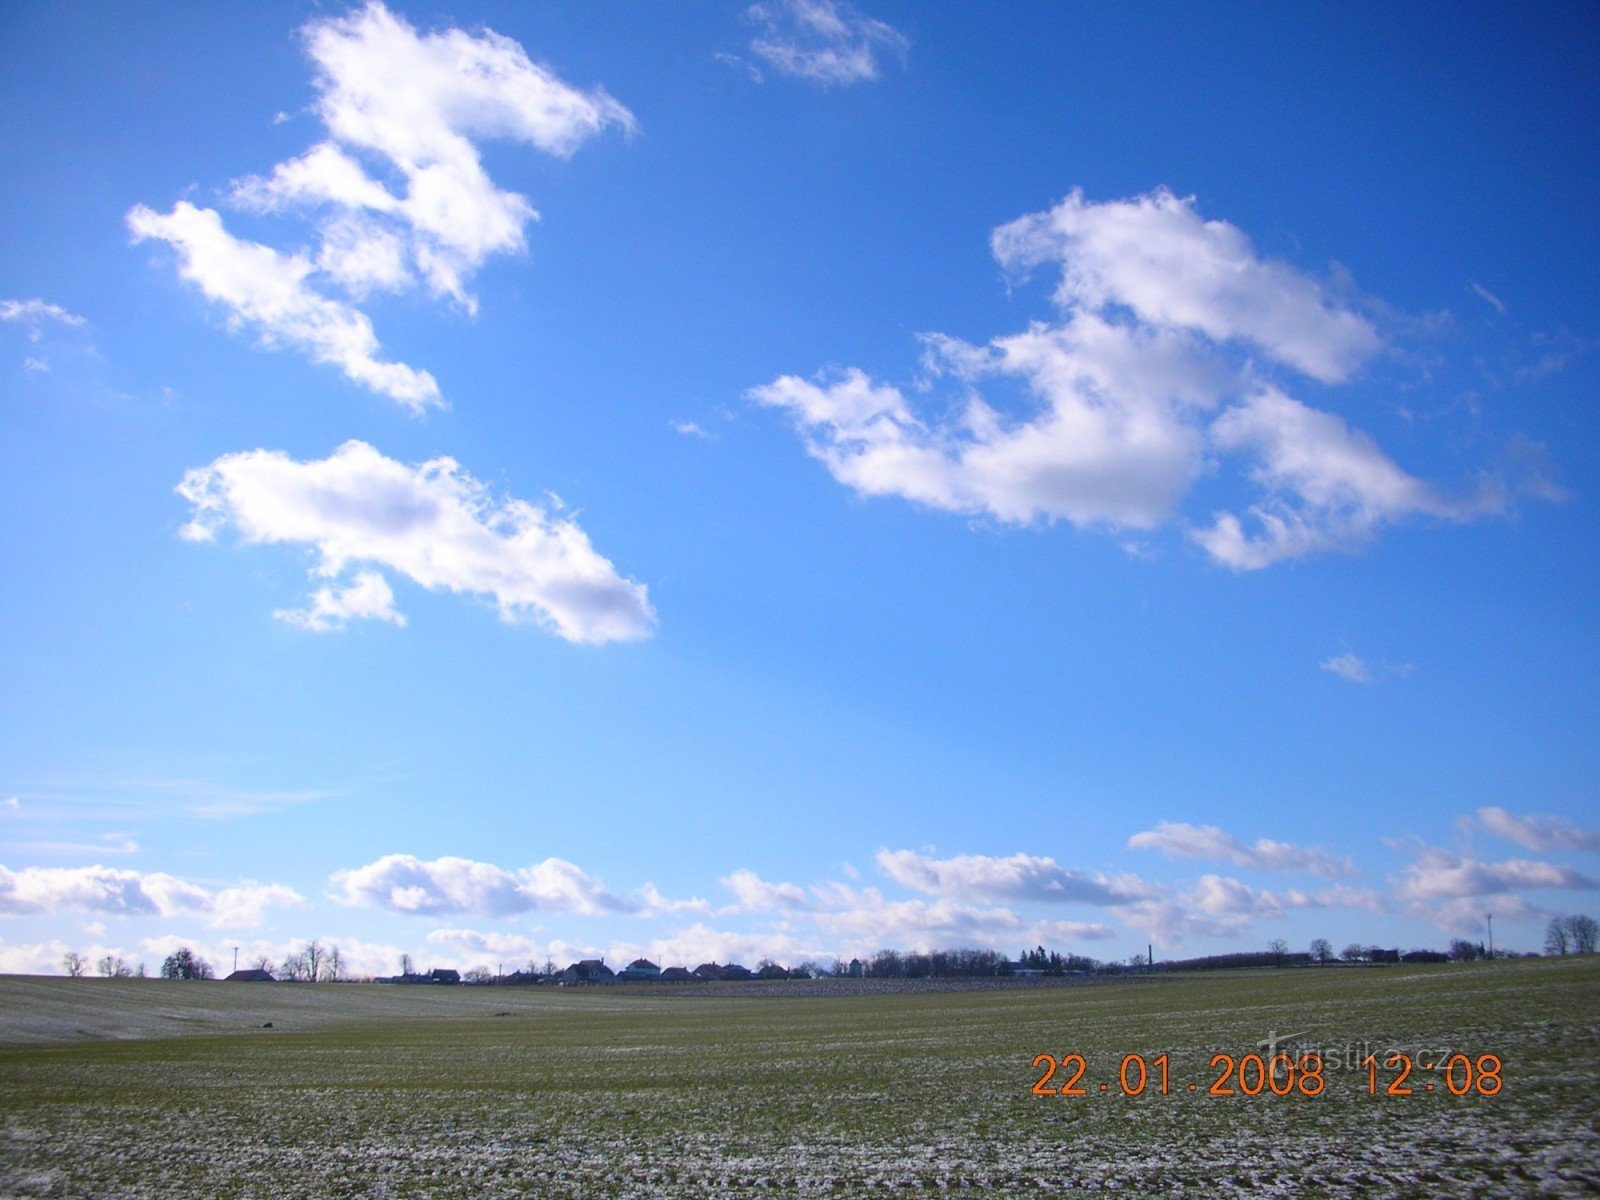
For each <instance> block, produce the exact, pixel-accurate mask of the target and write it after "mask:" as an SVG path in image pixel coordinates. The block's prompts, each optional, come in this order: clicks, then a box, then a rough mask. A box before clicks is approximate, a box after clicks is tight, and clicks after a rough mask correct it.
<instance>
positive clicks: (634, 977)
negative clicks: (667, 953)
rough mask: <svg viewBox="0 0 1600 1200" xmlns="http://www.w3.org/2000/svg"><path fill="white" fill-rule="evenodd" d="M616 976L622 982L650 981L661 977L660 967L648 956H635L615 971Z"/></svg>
mask: <svg viewBox="0 0 1600 1200" xmlns="http://www.w3.org/2000/svg"><path fill="white" fill-rule="evenodd" d="M617 978H618V979H620V980H622V981H623V982H624V983H650V982H654V981H655V980H657V979H660V978H661V968H660V967H658V966H656V964H655V963H653V962H651V961H650V960H649V959H648V958H636V959H634V960H633V961H632V962H631V963H629V964H628V965H627V966H625V967H623V968H622V970H620V971H618V972H617Z"/></svg>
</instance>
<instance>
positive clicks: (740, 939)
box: [557, 923, 833, 970]
mask: <svg viewBox="0 0 1600 1200" xmlns="http://www.w3.org/2000/svg"><path fill="white" fill-rule="evenodd" d="M571 957H572V958H577V957H580V955H579V954H578V953H574V954H572V955H571ZM606 957H607V960H608V962H610V963H611V964H613V965H618V966H620V965H621V964H624V963H628V962H631V961H632V960H634V959H635V958H648V959H649V960H650V961H651V962H653V963H655V964H656V965H657V966H660V967H669V966H682V967H688V968H689V969H690V970H693V969H694V968H695V967H697V966H699V965H700V964H701V963H706V962H719V963H733V962H736V963H740V964H742V965H744V966H746V967H749V968H751V969H752V970H754V969H755V966H756V964H757V963H758V962H760V961H761V959H763V958H771V959H773V960H774V961H775V962H781V963H784V964H786V965H789V966H793V965H795V964H796V963H800V962H804V961H806V960H807V959H817V960H819V961H821V960H829V959H831V958H832V957H833V951H832V950H827V949H823V948H821V947H819V946H818V945H817V944H816V943H815V942H809V941H803V940H801V939H800V938H799V937H797V936H795V935H794V934H791V933H785V932H782V931H762V932H756V933H751V932H747V931H743V930H727V929H714V928H712V927H711V926H709V925H705V924H698V923H697V924H694V925H690V926H688V927H687V928H684V929H678V930H675V931H674V932H672V933H670V934H668V935H666V936H665V937H660V938H656V939H654V940H652V941H650V942H632V941H627V940H619V941H616V942H613V943H612V944H611V945H610V946H609V947H608V948H607V950H606ZM557 963H558V964H559V965H562V966H564V965H566V964H565V961H564V960H563V959H561V958H557Z"/></svg>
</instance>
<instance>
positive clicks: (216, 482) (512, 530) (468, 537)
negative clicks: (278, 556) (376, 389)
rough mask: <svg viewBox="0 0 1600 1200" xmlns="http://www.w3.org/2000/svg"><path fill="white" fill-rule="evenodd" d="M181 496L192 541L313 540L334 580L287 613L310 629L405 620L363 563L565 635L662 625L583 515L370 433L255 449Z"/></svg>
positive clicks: (203, 476)
mask: <svg viewBox="0 0 1600 1200" xmlns="http://www.w3.org/2000/svg"><path fill="white" fill-rule="evenodd" d="M178 492H179V494H180V495H182V496H183V497H184V499H186V500H188V501H189V502H190V503H191V504H192V505H193V506H194V514H193V517H192V519H191V520H190V522H189V523H188V525H186V526H185V527H184V536H185V537H187V538H190V539H192V540H196V541H210V540H212V539H213V538H214V537H215V536H216V534H217V533H218V531H220V530H222V529H224V528H226V527H229V526H231V527H233V528H234V529H236V530H238V532H239V535H240V536H241V537H242V538H243V539H244V540H245V541H246V542H281V543H301V544H304V545H309V546H312V547H314V548H315V549H316V551H317V554H318V556H319V562H318V564H317V566H316V567H315V568H314V572H313V573H314V574H315V575H316V576H318V577H320V578H324V579H327V580H329V581H331V582H330V583H329V585H328V586H327V587H324V588H322V589H320V590H318V591H317V592H316V593H315V594H313V596H312V597H311V603H310V605H309V607H307V608H304V609H299V610H282V609H280V610H279V612H278V616H279V617H281V618H284V619H287V620H290V621H293V622H294V623H296V624H300V625H302V626H305V627H306V628H309V629H324V630H325V629H332V628H338V627H340V626H342V625H343V623H344V622H345V621H346V620H349V619H355V618H365V619H377V620H385V621H390V622H393V623H396V624H403V623H404V622H403V619H402V618H401V616H400V614H399V613H398V612H397V611H396V610H395V608H394V596H393V593H392V592H391V591H390V588H389V585H388V583H387V582H386V581H384V579H383V578H382V576H381V575H379V574H376V573H374V572H372V571H357V572H356V574H355V575H354V577H353V578H351V579H350V580H349V581H347V582H343V583H341V582H339V581H340V580H341V578H342V577H343V576H345V574H346V572H347V571H348V570H351V569H353V568H357V567H360V566H362V565H363V564H366V565H371V566H381V567H387V568H389V569H391V570H394V571H397V572H399V573H400V574H402V575H404V576H406V577H407V578H409V579H411V580H412V581H414V582H415V583H417V584H419V585H421V586H422V587H425V588H430V589H443V590H448V591H452V592H457V593H460V594H462V595H478V596H487V597H491V598H493V600H494V602H495V604H496V605H497V606H498V608H499V610H500V616H501V618H502V619H503V620H506V621H515V620H518V619H521V618H523V617H527V616H533V617H534V618H536V619H537V620H538V621H539V622H540V623H541V624H543V625H544V626H545V627H546V628H548V629H549V630H550V631H551V632H553V633H555V634H557V635H558V636H560V637H562V638H564V639H566V640H567V641H572V642H590V643H599V642H610V641H626V640H631V639H635V638H642V637H647V636H649V634H650V632H651V630H652V629H653V627H654V625H655V612H654V610H652V609H651V607H650V603H649V600H648V598H647V595H646V590H645V587H644V585H643V584H639V583H634V582H633V581H631V580H627V579H624V578H622V577H621V576H620V575H618V574H617V572H616V570H615V568H614V567H613V566H612V565H611V563H610V562H609V561H608V560H607V559H605V558H603V557H601V555H599V554H598V553H596V552H595V550H594V548H593V546H591V545H590V543H589V539H588V537H587V536H586V535H585V534H584V532H583V530H581V529H580V528H579V527H578V525H577V522H576V521H575V520H573V519H572V518H571V517H565V516H560V515H557V514H556V513H554V512H553V511H551V509H549V508H546V507H541V506H539V505H535V504H531V503H529V502H527V501H524V500H517V499H510V498H508V499H505V500H495V499H493V498H491V496H490V494H489V491H488V489H487V488H486V487H485V486H484V485H483V484H481V483H479V482H478V481H477V480H476V479H474V478H473V477H472V476H471V475H469V474H468V473H467V472H465V471H463V470H462V469H461V468H460V467H459V466H458V465H457V464H456V462H455V460H453V459H449V458H437V459H433V460H432V461H430V462H425V463H420V464H418V465H416V466H407V465H406V464H404V463H399V462H396V461H395V460H393V459H391V458H386V457H384V456H383V455H382V454H380V453H379V452H378V451H376V450H374V449H373V448H372V447H371V446H369V445H367V444H366V443H364V442H346V443H345V444H344V445H343V446H341V447H339V449H338V450H336V451H335V452H334V453H333V454H332V455H331V456H329V457H328V458H325V459H320V460H316V461H311V462H297V461H295V460H293V459H291V458H289V457H288V456H287V455H285V454H282V453H279V452H276V451H267V450H255V451H250V452H247V453H241V454H228V455H224V456H223V457H221V458H219V459H217V460H216V461H215V462H213V463H211V464H210V465H209V466H205V467H197V468H195V469H194V470H191V471H189V472H188V473H187V474H185V475H184V477H183V481H182V483H180V484H179V485H178ZM552 503H554V502H553V501H552Z"/></svg>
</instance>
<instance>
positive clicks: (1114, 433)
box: [747, 189, 1505, 570]
mask: <svg viewBox="0 0 1600 1200" xmlns="http://www.w3.org/2000/svg"><path fill="white" fill-rule="evenodd" d="M991 245H992V249H993V251H994V254H995V256H996V258H997V259H998V261H999V262H1000V263H1001V265H1002V266H1003V267H1005V268H1006V269H1007V270H1008V271H1009V272H1011V273H1012V274H1014V275H1021V274H1025V273H1026V272H1028V271H1030V270H1032V269H1034V268H1036V267H1039V266H1041V265H1049V266H1051V267H1053V268H1058V269H1059V270H1060V282H1059V284H1058V286H1057V288H1056V290H1055V294H1054V300H1055V304H1056V306H1057V308H1058V313H1057V315H1056V318H1055V319H1054V320H1051V321H1035V322H1034V323H1032V324H1031V325H1030V326H1029V327H1028V328H1027V329H1026V330H1025V331H1023V332H1021V333H1016V334H1012V335H1009V336H1002V337H996V338H993V339H991V340H990V341H989V342H988V343H986V344H984V345H974V344H971V343H968V342H965V341H962V340H960V339H957V338H952V337H948V336H944V335H937V334H935V335H927V336H925V337H924V339H923V341H924V344H925V353H924V355H923V368H924V370H925V372H926V375H927V378H926V381H925V382H927V383H928V384H929V386H931V385H932V384H933V383H934V382H936V381H940V380H945V381H950V382H951V383H953V384H954V385H955V387H956V389H957V391H956V396H955V399H954V402H953V404H952V405H951V411H950V413H949V414H948V415H946V416H943V417H937V418H935V417H932V416H929V415H927V414H925V413H924V412H921V411H919V409H918V406H914V405H913V404H912V403H911V402H910V401H909V400H908V399H907V397H906V395H905V394H904V393H903V392H902V391H901V390H900V389H899V388H898V387H896V386H894V385H892V384H889V383H886V382H883V381H879V380H875V379H873V378H872V377H870V376H868V375H867V374H866V373H865V372H863V371H861V370H859V369H856V368H846V369H843V370H839V371H831V372H824V373H822V374H820V375H818V376H816V377H814V378H811V379H806V378H802V377H800V376H797V375H782V376H779V377H778V378H776V379H774V380H773V381H771V382H770V383H767V384H764V385H761V386H758V387H754V388H751V389H749V391H748V392H747V397H748V398H749V399H750V400H752V401H753V402H755V403H757V404H761V405H765V406H768V407H771V408H775V409H779V410H781V411H783V412H785V413H786V414H787V415H788V416H789V418H790V420H791V421H792V422H793V423H794V425H795V427H796V428H797V429H798V431H799V432H800V434H801V436H802V437H803V438H804V440H805V443H806V447H807V450H808V451H809V453H810V454H811V455H812V456H813V457H815V458H816V459H818V460H819V461H820V462H822V463H823V465H824V466H825V467H826V468H827V469H828V471H829V473H830V474H832V475H833V476H834V478H835V479H837V480H838V481H839V482H840V483H843V484H845V485H846V486H848V487H850V488H852V489H853V490H855V491H856V492H857V493H859V494H861V495H863V496H890V495H892V496H900V497H902V498H905V499H908V500H911V501H913V502H915V503H918V504H921V505H924V506H927V507H929V508H934V509H941V510H945V511H949V512H957V513H965V514H971V515H982V516H987V517H990V518H993V519H995V520H998V521H1001V522H1008V523H1013V524H1029V523H1034V522H1039V521H1044V522H1050V521H1055V520H1065V521H1068V522H1071V523H1072V524H1074V525H1077V526H1080V527H1095V528H1102V529H1106V530H1110V531H1126V530H1130V529H1133V530H1149V529H1154V528H1156V527H1157V526H1160V525H1162V524H1164V523H1167V522H1170V521H1172V520H1174V518H1176V517H1177V516H1178V513H1179V509H1180V507H1181V504H1182V502H1183V500H1184V498H1185V497H1186V495H1187V494H1188V493H1189V491H1190V490H1191V488H1192V487H1193V485H1194V483H1195V481H1196V480H1197V479H1198V478H1199V477H1200V475H1202V474H1203V473H1205V472H1206V471H1208V470H1211V469H1213V468H1214V467H1216V466H1218V465H1221V464H1222V463H1224V462H1227V461H1230V460H1236V461H1239V462H1240V463H1242V467H1243V473H1244V475H1245V476H1246V478H1247V479H1248V480H1249V481H1251V483H1253V484H1254V485H1255V487H1256V488H1257V489H1258V490H1259V492H1260V499H1259V500H1258V501H1257V502H1256V503H1255V504H1253V505H1251V506H1250V507H1249V508H1248V509H1247V510H1246V511H1245V512H1244V513H1243V514H1242V515H1241V514H1238V513H1234V512H1228V511H1224V512H1218V513H1214V514H1213V515H1212V517H1211V520H1210V524H1209V525H1206V526H1202V527H1200V528H1198V529H1195V530H1194V531H1193V534H1192V536H1193V537H1194V540H1195V541H1196V542H1197V544H1198V545H1200V546H1201V547H1202V548H1203V549H1204V550H1205V551H1207V552H1208V553H1209V554H1211V555H1212V556H1213V557H1214V558H1215V559H1216V560H1217V561H1218V562H1221V563H1223V564H1225V565H1227V566H1229V567H1232V568H1234V569H1238V570H1253V569H1258V568H1261V567H1265V566H1268V565H1270V564H1272V563H1274V562H1279V561H1283V560H1285V559H1289V558H1294V557H1298V556H1301V555H1306V554H1311V553H1316V552H1323V551H1328V550H1347V549H1354V548H1356V547H1359V546H1360V545H1362V544H1363V543H1364V542H1366V541H1368V540H1370V539H1371V537H1372V536H1373V535H1374V534H1375V533H1376V531H1377V530H1378V529H1379V528H1380V527H1381V526H1382V525H1384V524H1386V523H1390V522H1393V521H1398V520H1401V519H1404V518H1407V517H1414V516H1425V517H1434V518H1442V519H1446V520H1453V521H1463V520H1468V519H1471V518H1473V517H1476V516H1479V515H1482V514H1484V513H1490V512H1497V511H1500V510H1502V509H1503V508H1504V507H1505V489H1504V488H1503V487H1500V486H1498V485H1494V484H1486V485H1484V486H1482V487H1480V488H1478V489H1477V490H1476V491H1475V492H1474V493H1472V494H1470V495H1465V496H1460V497H1452V496H1448V495H1445V494H1443V493H1441V492H1439V491H1438V490H1436V489H1434V488H1433V487H1431V486H1430V485H1428V484H1426V483H1424V482H1423V481H1421V480H1419V479H1416V478H1414V477H1413V476H1411V475H1409V474H1407V473H1406V472H1405V471H1404V470H1402V469H1401V468H1400V467H1399V466H1397V465H1396V464H1395V463H1394V462H1393V461H1391V460H1390V459H1389V458H1388V457H1387V456H1386V455H1384V454H1383V452H1382V451H1381V450H1380V449H1379V448H1378V446H1377V445H1376V443H1375V442H1373V441H1372V439H1371V438H1370V437H1368V436H1367V435H1366V434H1364V433H1362V432H1361V431H1359V430H1354V429H1351V428H1349V427H1348V426H1347V425H1346V424H1345V422H1344V421H1343V420H1342V419H1341V418H1339V417H1338V416H1336V415H1334V414H1332V413H1328V412H1324V411H1321V410H1319V409H1316V408H1312V407H1310V406H1309V405H1306V404H1304V403H1303V402H1301V401H1299V400H1296V399H1294V398H1293V397H1292V396H1290V395H1289V394H1288V393H1287V392H1286V391H1285V390H1284V387H1283V386H1279V385H1278V384H1275V383H1273V382H1272V381H1271V380H1270V379H1269V378H1268V377H1269V376H1270V375H1271V374H1272V373H1273V372H1274V371H1276V372H1278V373H1285V372H1287V373H1289V374H1291V375H1294V374H1298V375H1301V376H1304V377H1307V378H1309V379H1312V380H1315V381H1317V382H1319V383H1323V384H1337V383H1341V382H1344V381H1346V380H1348V379H1350V378H1351V377H1352V376H1353V375H1354V374H1355V373H1356V372H1357V371H1358V370H1359V369H1360V368H1361V367H1362V366H1363V365H1364V364H1365V363H1367V362H1368V361H1370V360H1371V359H1372V358H1373V356H1374V355H1375V354H1376V353H1377V352H1378V351H1379V350H1380V349H1381V348H1382V345H1383V342H1382V339H1381V337H1380V335H1379V333H1378V331H1377V329H1376V327H1375V326H1374V325H1373V324H1372V322H1371V321H1370V320H1368V319H1367V318H1366V317H1365V316H1363V315H1361V314H1360V313H1358V312H1356V311H1355V310H1354V309H1353V308H1352V307H1351V306H1350V305H1349V304H1348V303H1346V302H1345V301H1344V300H1342V299H1341V298H1340V297H1339V296H1338V295H1336V294H1334V293H1333V292H1332V291H1331V290H1330V289H1329V288H1327V287H1325V286H1323V285H1322V284H1321V283H1319V282H1317V281H1316V280H1314V279H1312V278H1311V277H1309V276H1307V275H1304V274H1302V273H1300V272H1298V271H1296V270H1295V269H1294V268H1292V267H1290V266H1288V265H1287V264H1284V263H1281V262H1275V261H1272V260H1268V259H1264V258H1262V257H1260V256H1259V255H1258V254H1257V253H1256V251H1255V250H1254V248H1253V247H1252V246H1251V244H1250V241H1249V239H1248V238H1247V237H1246V236H1245V235H1244V233H1242V232H1241V231H1240V230H1239V229H1237V228H1235V227H1234V226H1232V225H1230V224H1228V223H1227V222H1224V221H1215V220H1210V221H1208V220H1205V219H1203V218H1202V217H1201V215H1200V213H1199V212H1198V210H1197V208H1196V206H1195V203H1194V201H1193V200H1192V199H1182V198H1179V197H1176V196H1174V195H1173V194H1172V193H1171V192H1169V191H1167V190H1165V189H1158V190H1157V191H1154V192H1151V193H1149V194H1147V195H1144V196H1138V197H1134V198H1133V199H1130V200H1119V201H1109V202H1105V203H1098V204H1096V203H1091V202H1089V201H1087V200H1085V199H1084V197H1083V195H1082V193H1080V192H1073V193H1072V194H1071V195H1070V196H1068V197H1067V199H1066V200H1064V201H1063V202H1062V203H1061V204H1059V205H1057V206H1056V207H1054V208H1052V209H1050V210H1048V211H1046V212H1043V213H1036V214H1033V215H1031V216H1027V217H1023V218H1021V219H1020V220H1017V221H1014V222H1011V223H1010V224H1008V225H1004V226H1002V227H1000V228H999V229H997V230H995V232H994V235H993V237H992V239H991ZM1008 388H1010V389H1017V388H1020V389H1021V395H1022V397H1023V403H1022V404H1021V405H1018V404H1017V403H1016V402H1014V401H1013V402H1010V403H1005V404H1002V403H1000V402H999V401H998V400H996V399H994V398H993V397H994V394H995V389H998V390H999V391H1000V392H1004V391H1005V390H1006V389H1008ZM986 389H987V390H986Z"/></svg>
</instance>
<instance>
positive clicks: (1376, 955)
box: [1367, 946, 1400, 963]
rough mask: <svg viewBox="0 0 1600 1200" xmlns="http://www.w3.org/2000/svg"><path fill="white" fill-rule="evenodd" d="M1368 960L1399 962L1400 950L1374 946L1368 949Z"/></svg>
mask: <svg viewBox="0 0 1600 1200" xmlns="http://www.w3.org/2000/svg"><path fill="white" fill-rule="evenodd" d="M1367 961H1368V962H1375V963H1397V962H1399V961H1400V951H1398V950H1380V949H1378V947H1376V946H1374V947H1373V948H1372V949H1371V950H1368V951H1367Z"/></svg>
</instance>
